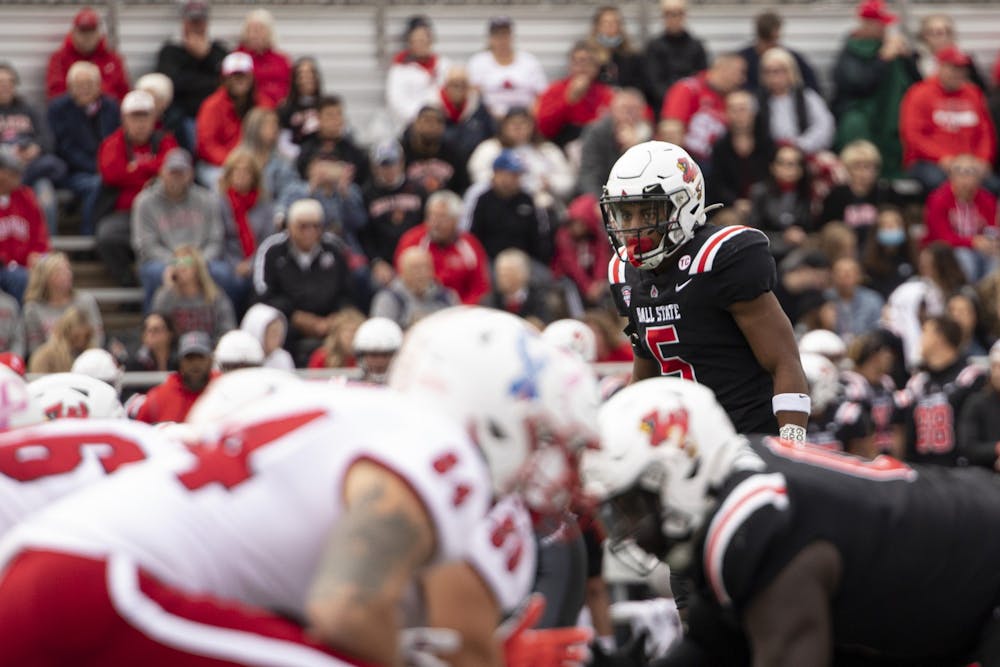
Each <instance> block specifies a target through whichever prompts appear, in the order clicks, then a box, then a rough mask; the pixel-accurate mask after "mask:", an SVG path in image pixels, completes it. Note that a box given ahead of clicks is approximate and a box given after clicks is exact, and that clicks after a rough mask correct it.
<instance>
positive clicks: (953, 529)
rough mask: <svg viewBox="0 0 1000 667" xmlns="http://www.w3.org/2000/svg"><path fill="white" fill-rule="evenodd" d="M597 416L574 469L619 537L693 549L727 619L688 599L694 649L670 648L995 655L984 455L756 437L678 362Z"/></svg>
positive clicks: (698, 660)
mask: <svg viewBox="0 0 1000 667" xmlns="http://www.w3.org/2000/svg"><path fill="white" fill-rule="evenodd" d="M599 423H600V430H601V447H600V449H595V450H591V451H587V452H586V453H585V454H584V456H583V459H582V462H581V473H582V478H583V482H584V484H585V488H587V489H588V490H589V491H590V492H591V493H592V494H594V495H595V496H596V497H597V498H598V499H599V500H600V501H601V512H602V515H603V518H604V523H605V526H606V528H607V529H608V532H609V534H608V537H609V539H610V540H612V541H614V542H615V543H617V544H629V543H631V544H634V545H637V546H638V547H640V548H641V549H642V550H643V551H646V552H647V553H652V554H655V555H657V556H659V557H661V558H664V559H665V560H667V561H668V562H672V563H673V564H674V565H675V566H677V567H680V566H681V565H683V564H684V563H687V567H688V572H689V574H690V576H691V578H692V581H693V582H694V585H695V587H696V590H697V591H698V592H699V593H700V596H701V598H702V599H703V600H707V601H708V602H709V604H710V605H711V611H710V612H709V613H707V615H706V616H705V617H706V618H707V619H708V620H709V621H712V622H713V623H714V622H718V624H717V627H716V629H714V630H712V631H710V632H709V635H708V636H709V637H710V638H711V640H710V641H707V642H705V643H704V644H700V643H699V642H698V639H697V638H698V637H699V636H701V637H704V636H705V635H704V634H703V631H704V627H705V626H704V625H701V623H702V622H701V621H696V620H695V617H694V615H692V616H691V617H690V618H689V625H691V632H690V633H689V634H688V636H687V638H686V639H685V640H684V642H683V646H682V647H681V648H680V649H678V651H682V650H683V651H685V652H686V662H677V661H675V662H669V661H668V662H667V663H665V664H671V665H675V664H691V665H713V666H718V665H729V664H751V663H752V664H754V665H777V666H785V665H788V666H791V665H795V666H800V665H810V666H812V665H829V664H838V665H842V664H849V665H857V664H865V665H873V664H880V665H911V666H912V665H925V666H930V665H934V666H935V667H948V666H951V665H954V666H959V665H968V664H969V663H970V662H972V661H979V663H980V664H981V665H983V666H984V667H986V666H995V665H1000V568H998V567H997V563H998V562H1000V483H997V481H996V478H995V476H994V475H993V473H991V472H990V471H987V470H983V469H978V468H944V467H942V466H935V465H928V466H919V465H918V466H912V467H911V466H909V465H907V464H905V463H903V462H901V461H899V460H897V459H894V458H891V457H888V456H879V457H877V458H875V459H873V460H870V461H869V460H864V459H860V458H857V457H853V456H849V455H845V454H839V453H835V452H831V451H829V450H825V449H822V448H818V447H814V446H812V445H808V444H806V443H799V442H792V441H788V440H781V439H778V438H774V437H771V436H759V437H754V438H750V439H748V438H746V437H743V436H741V435H739V434H737V433H736V431H735V430H734V429H733V427H732V425H731V424H730V423H729V421H728V420H727V419H726V416H725V414H724V413H723V410H722V408H721V406H720V405H719V404H718V403H717V402H716V400H715V399H714V397H713V396H712V394H711V392H710V391H708V390H707V389H705V388H704V387H699V386H698V385H696V384H693V383H690V382H683V381H679V380H676V379H673V378H657V379H652V380H646V381H643V382H639V383H636V384H633V385H630V386H629V387H626V388H625V389H623V390H622V391H620V392H619V393H618V394H616V395H615V396H614V397H613V398H612V399H611V400H609V401H608V402H607V403H605V404H604V406H603V407H602V408H601V411H600V413H599ZM727 619H728V625H727ZM695 625H701V627H697V628H696V627H695ZM720 627H721V628H722V630H721V632H720V631H719V628H720ZM727 634H728V637H729V639H728V640H727V641H725V642H722V643H723V644H725V645H724V646H715V645H713V643H715V642H716V641H717V640H718V639H717V638H718V637H720V636H724V635H727ZM742 636H745V637H746V638H747V640H748V644H747V645H746V646H747V647H748V648H746V647H744V650H748V651H749V653H751V654H752V655H751V656H743V658H741V657H740V656H739V651H738V650H736V651H732V649H733V648H736V649H738V648H739V644H740V643H741V638H742ZM720 648H721V649H725V650H727V651H731V653H730V656H729V657H726V658H721V657H719V656H720V655H721V654H720Z"/></svg>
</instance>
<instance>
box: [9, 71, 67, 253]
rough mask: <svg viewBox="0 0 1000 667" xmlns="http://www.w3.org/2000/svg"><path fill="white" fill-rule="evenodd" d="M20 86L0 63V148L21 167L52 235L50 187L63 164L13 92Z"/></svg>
mask: <svg viewBox="0 0 1000 667" xmlns="http://www.w3.org/2000/svg"><path fill="white" fill-rule="evenodd" d="M19 83H20V78H19V77H18V74H17V71H16V70H15V69H14V66H13V65H11V64H10V63H4V62H0V148H2V149H5V150H8V151H11V152H13V153H14V155H16V156H17V158H18V159H19V160H21V164H23V165H24V174H23V175H22V177H21V180H22V182H23V183H24V184H25V185H27V186H28V187H30V188H31V189H32V190H34V191H35V198H36V199H37V200H38V205H39V206H41V208H42V211H43V212H44V213H45V219H46V221H47V223H48V226H49V232H50V233H52V234H55V232H56V225H57V223H58V214H59V211H58V202H57V201H56V191H55V187H54V184H55V183H59V182H61V181H62V180H63V178H65V176H66V163H65V162H63V161H62V160H61V159H59V158H58V157H57V156H55V155H53V154H52V142H51V138H50V137H49V133H48V129H47V128H46V127H45V125H44V124H43V123H42V117H41V116H40V115H39V114H38V113H37V112H36V111H35V109H34V108H32V107H31V106H30V105H29V104H28V103H27V102H26V101H25V99H24V98H23V97H21V96H20V95H19V94H18V92H17V86H18V84H19Z"/></svg>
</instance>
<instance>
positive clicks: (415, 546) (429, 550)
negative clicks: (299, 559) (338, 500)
mask: <svg viewBox="0 0 1000 667" xmlns="http://www.w3.org/2000/svg"><path fill="white" fill-rule="evenodd" d="M344 498H345V504H346V506H347V509H346V511H345V513H344V515H343V516H342V517H341V518H340V520H339V521H338V522H337V524H336V526H335V527H334V528H333V530H332V531H331V533H330V536H329V539H328V543H327V547H326V551H325V552H324V554H323V557H322V559H321V560H320V564H319V566H318V568H317V572H316V575H315V578H314V581H313V584H312V587H311V590H310V593H309V602H308V606H307V615H308V619H307V620H308V623H309V627H310V630H311V631H312V632H313V633H315V634H316V636H317V637H318V638H319V639H320V640H321V641H323V642H325V643H327V644H329V645H330V646H332V647H334V648H337V649H338V650H341V651H344V652H345V653H348V654H350V655H352V656H355V657H357V658H361V659H363V660H367V661H369V662H373V663H376V664H380V665H396V664H398V662H399V656H398V655H397V654H398V648H397V646H398V632H399V627H398V624H397V621H396V619H397V608H398V605H399V601H400V599H401V598H402V596H403V593H404V591H405V590H406V588H407V586H408V585H409V584H410V583H411V582H412V581H413V579H414V577H415V576H416V574H417V572H418V571H419V570H420V569H421V568H422V567H423V566H424V565H425V564H426V563H427V562H428V561H429V560H430V558H431V556H432V554H433V553H434V540H435V538H434V527H433V524H432V523H431V519H430V517H429V516H428V514H427V511H426V510H425V509H424V506H423V503H422V502H421V501H420V499H419V498H418V497H417V496H416V495H415V494H414V492H413V491H412V490H411V489H410V487H409V485H407V484H406V482H405V481H403V480H402V479H400V478H399V477H397V476H396V475H395V474H394V473H392V472H390V471H389V470H387V469H385V468H383V467H381V466H379V465H377V464H375V463H372V462H368V461H361V462H358V463H355V464H354V466H353V467H352V468H351V469H350V471H348V473H347V476H346V478H345V480H344Z"/></svg>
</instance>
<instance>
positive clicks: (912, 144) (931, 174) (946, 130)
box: [899, 47, 1000, 191]
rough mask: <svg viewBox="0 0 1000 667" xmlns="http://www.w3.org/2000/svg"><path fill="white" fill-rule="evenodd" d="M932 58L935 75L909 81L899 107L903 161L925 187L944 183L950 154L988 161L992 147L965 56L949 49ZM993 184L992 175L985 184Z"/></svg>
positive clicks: (982, 97)
mask: <svg viewBox="0 0 1000 667" xmlns="http://www.w3.org/2000/svg"><path fill="white" fill-rule="evenodd" d="M937 59H938V63H939V65H940V67H939V68H938V73H937V76H934V77H931V78H930V79H927V80H926V81H921V82H920V83H917V84H914V85H913V87H912V88H910V90H909V91H907V93H906V96H905V97H904V98H903V102H902V105H901V106H900V109H899V114H900V119H899V134H900V138H901V139H902V141H903V164H904V165H905V166H906V167H907V168H908V172H907V173H908V175H910V176H911V177H913V178H916V179H917V180H918V181H920V183H921V184H922V185H923V186H924V188H925V189H926V190H928V191H930V190H933V189H934V188H936V187H938V186H939V185H941V184H942V183H944V181H945V179H946V178H947V171H948V167H949V166H950V164H951V162H952V161H953V160H954V159H955V157H956V156H959V155H964V154H969V155H974V156H975V157H977V158H979V159H980V160H982V161H983V163H985V164H987V165H992V164H993V160H994V159H995V158H996V148H997V147H996V130H995V128H994V127H993V120H992V119H991V118H990V112H989V109H988V108H987V106H986V97H985V95H983V91H982V90H980V89H979V88H977V87H976V86H975V85H974V84H972V83H969V78H968V70H967V68H968V66H969V63H970V62H971V60H969V56H967V55H965V54H964V53H962V52H961V51H959V50H958V49H957V48H956V47H949V48H947V49H945V50H943V51H941V52H939V53H938V54H937ZM998 186H1000V181H998V180H997V179H996V178H995V177H994V178H993V179H991V182H990V184H989V186H988V187H990V189H992V190H994V191H995V190H997V188H998Z"/></svg>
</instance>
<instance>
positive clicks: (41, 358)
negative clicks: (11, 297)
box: [28, 306, 94, 373]
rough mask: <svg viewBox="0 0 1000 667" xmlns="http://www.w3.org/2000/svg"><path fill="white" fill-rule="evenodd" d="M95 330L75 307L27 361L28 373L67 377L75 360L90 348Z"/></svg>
mask: <svg viewBox="0 0 1000 667" xmlns="http://www.w3.org/2000/svg"><path fill="white" fill-rule="evenodd" d="M93 337H94V328H93V327H92V326H91V324H90V319H89V318H88V317H87V314H86V313H84V312H83V311H82V310H80V309H79V308H77V307H75V306H70V307H69V308H67V309H66V310H65V311H64V312H63V314H62V315H61V316H60V317H59V319H58V320H57V321H56V324H55V326H54V327H53V328H52V335H51V336H50V337H49V339H48V340H46V341H45V342H44V343H42V345H41V346H39V348H38V349H37V350H35V352H34V354H32V355H31V359H30V360H29V361H28V372H29V373H68V372H69V371H70V369H72V368H73V360H74V359H76V358H77V357H78V356H80V353H81V352H83V351H84V350H86V349H87V348H89V347H90V346H91V340H92V339H93Z"/></svg>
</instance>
